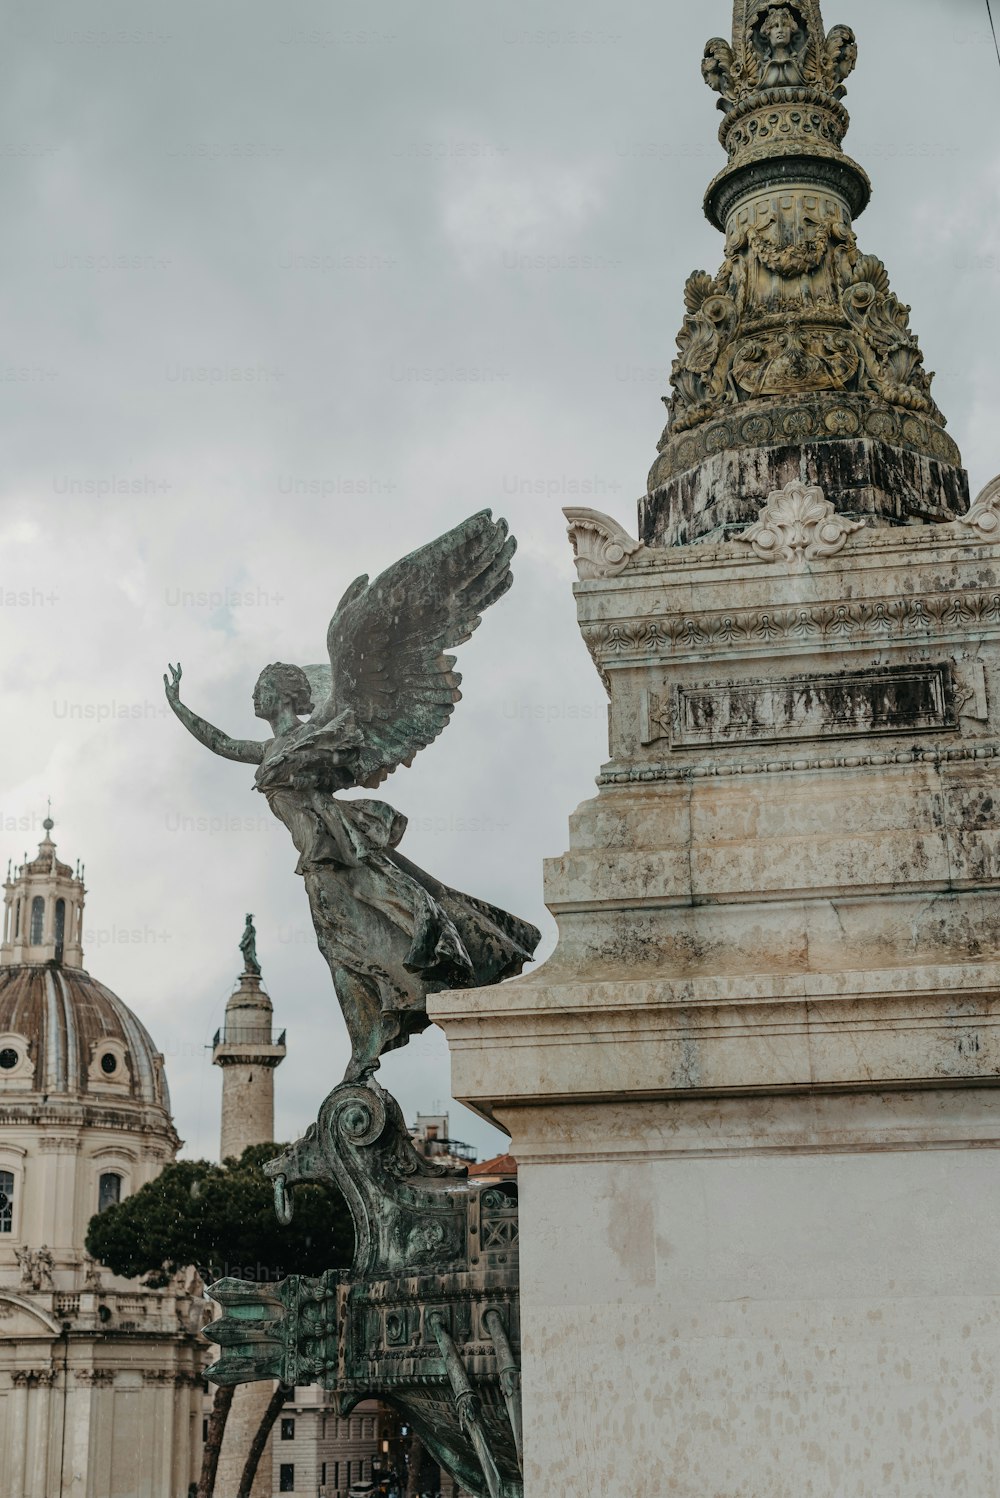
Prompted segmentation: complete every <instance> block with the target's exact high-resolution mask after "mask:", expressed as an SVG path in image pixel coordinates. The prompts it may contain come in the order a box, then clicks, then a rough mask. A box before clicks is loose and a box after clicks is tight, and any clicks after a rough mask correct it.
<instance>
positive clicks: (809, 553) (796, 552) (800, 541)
mask: <svg viewBox="0 0 1000 1498" xmlns="http://www.w3.org/2000/svg"><path fill="white" fill-rule="evenodd" d="M864 523H865V522H864V521H863V520H845V518H844V516H843V515H838V514H837V512H836V510H835V509H834V507H833V505H832V504H831V503H830V501H829V500H828V499H827V498H826V495H825V494H824V493H823V490H822V489H818V488H816V487H815V486H809V485H806V484H802V483H798V482H793V483H791V484H788V485H787V486H786V487H785V488H784V489H778V490H776V491H775V493H773V494H770V495H768V500H767V504H766V505H765V506H764V508H763V509H762V510H761V512H760V519H759V520H758V521H757V523H756V524H755V525H752V526H751V527H750V529H749V530H747V531H744V532H743V534H742V535H741V536H738V537H737V538H736V539H737V540H739V541H741V542H743V543H744V544H745V545H747V546H752V547H753V549H754V554H755V555H756V556H758V557H759V558H760V559H761V561H763V562H777V561H782V562H813V561H822V560H824V559H825V558H827V557H835V556H836V555H837V554H838V552H841V551H843V549H844V547H845V546H846V545H847V538H848V536H850V535H852V534H853V532H854V531H859V530H861V529H862V528H863V526H864Z"/></svg>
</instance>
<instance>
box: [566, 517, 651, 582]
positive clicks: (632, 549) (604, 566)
mask: <svg viewBox="0 0 1000 1498" xmlns="http://www.w3.org/2000/svg"><path fill="white" fill-rule="evenodd" d="M563 514H564V515H565V516H566V519H567V520H568V521H569V526H568V529H567V535H568V536H569V539H570V541H571V542H572V545H573V556H574V558H575V560H576V570H577V575H578V576H579V578H580V581H581V582H596V581H599V580H600V579H602V578H608V577H618V576H620V574H621V573H623V572H624V571H625V569H626V567H627V566H628V565H629V563H630V562H631V561H632V560H633V558H635V557H638V556H639V555H640V554H641V553H642V552H643V551H644V550H645V545H644V543H643V542H642V541H636V540H635V539H634V538H633V537H632V536H630V535H629V533H628V531H627V530H625V528H624V526H622V525H620V524H619V523H618V521H617V520H614V519H612V517H611V516H610V515H604V514H602V513H601V511H600V510H587V509H580V508H576V507H571V508H569V509H565V510H563Z"/></svg>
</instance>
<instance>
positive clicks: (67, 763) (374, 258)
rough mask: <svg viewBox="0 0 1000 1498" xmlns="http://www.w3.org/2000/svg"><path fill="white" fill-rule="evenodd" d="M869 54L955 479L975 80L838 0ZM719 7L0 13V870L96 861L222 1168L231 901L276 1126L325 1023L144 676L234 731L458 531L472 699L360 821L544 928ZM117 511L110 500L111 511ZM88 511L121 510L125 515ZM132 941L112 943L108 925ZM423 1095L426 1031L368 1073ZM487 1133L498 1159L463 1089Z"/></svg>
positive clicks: (318, 965) (976, 331)
mask: <svg viewBox="0 0 1000 1498" xmlns="http://www.w3.org/2000/svg"><path fill="white" fill-rule="evenodd" d="M825 9H826V20H827V23H828V25H832V24H833V23H835V22H840V21H842V22H846V23H849V24H852V25H854V26H855V28H856V29H857V31H858V34H859V40H860V44H861V62H860V66H859V68H858V71H857V73H856V75H855V76H854V78H852V80H851V83H850V94H849V98H848V100H847V103H848V105H849V107H850V109H851V111H852V115H853V118H854V125H853V129H852V132H851V134H850V136H849V137H848V141H847V146H848V149H850V150H851V152H852V154H853V155H854V156H855V157H856V158H857V159H858V160H860V161H861V162H862V163H863V164H864V165H865V166H866V167H867V168H868V169H869V171H870V173H871V175H872V176H873V178H874V182H875V200H874V203H873V205H872V207H871V209H870V210H869V211H868V213H867V214H866V215H865V217H864V218H863V219H862V220H861V222H860V226H859V232H860V238H861V243H862V247H863V248H864V249H865V250H866V251H867V252H871V253H875V254H878V255H880V256H881V257H882V258H883V259H884V260H885V261H886V263H887V265H888V267H889V270H890V273H891V275H892V277H893V282H894V287H895V290H896V291H897V292H898V293H899V295H900V296H901V297H902V298H903V299H904V300H905V301H907V302H912V304H913V323H914V326H915V328H916V329H917V331H918V332H919V334H920V336H921V339H922V342H923V347H924V350H925V354H926V357H927V362H928V365H929V366H930V367H931V368H935V369H937V371H938V382H937V385H936V387H935V388H936V395H937V399H938V401H939V403H940V405H941V406H942V408H943V409H944V411H945V412H946V414H947V415H948V416H949V418H950V425H951V430H952V432H953V433H954V435H955V436H956V438H957V440H958V442H959V443H960V445H961V446H962V448H963V451H964V454H965V458H966V462H967V464H968V466H969V467H970V469H971V475H972V481H973V489H974V492H975V491H976V490H978V488H979V487H981V485H982V484H983V483H985V482H986V481H987V480H988V479H989V478H990V477H991V476H992V475H993V474H994V473H995V472H996V471H997V469H998V468H1000V439H998V437H997V432H996V428H997V419H996V412H997V410H998V409H1000V377H998V372H997V360H996V355H995V351H996V348H997V342H998V336H1000V233H998V230H1000V157H998V151H997V127H996V121H997V117H998V105H1000V69H998V66H997V59H996V56H995V53H994V52H993V48H992V41H991V39H990V35H989V31H988V27H987V19H986V9H985V3H979V0H864V3H862V0H840V3H837V4H836V5H833V4H832V3H827V5H826V7H825ZM730 13H731V7H730V6H729V4H728V0H702V3H699V4H697V5H691V4H680V3H677V0H670V3H667V4H661V5H654V4H652V3H649V0H618V3H614V4H611V3H605V4H603V5H602V4H598V3H596V0H577V3H574V4H572V5H571V4H568V3H559V0H534V3H531V4H527V3H511V4H503V5H501V4H497V3H482V0H426V3H423V4H419V5H418V4H416V3H404V0H366V3H364V4H325V3H318V0H289V3H283V4H265V3H263V0H197V3H191V0H171V3H170V4H169V5H166V4H164V5H159V6H156V7H154V6H152V5H148V4H147V5H136V4H134V3H129V4H113V3H102V0H91V3H80V0H71V3H70V0H67V3H62V0H33V3H31V4H26V5H21V6H14V5H11V6H9V7H8V9H7V11H6V17H5V19H4V21H3V23H2V28H3V32H2V47H0V57H2V70H3V73H2V88H0V119H2V123H0V205H2V212H3V222H4V235H3V249H2V251H0V268H2V274H0V300H2V319H0V326H2V329H3V347H2V353H0V376H2V381H0V383H2V388H3V407H4V421H3V431H4V439H5V440H4V463H3V469H2V472H0V593H2V607H0V630H2V631H3V648H2V651H0V673H2V684H3V691H4V702H5V707H6V733H5V735H4V748H3V762H2V775H0V818H2V821H0V848H2V851H3V855H4V857H8V856H9V857H12V858H14V859H20V857H21V856H22V853H23V852H24V850H25V849H28V850H33V848H34V845H35V843H36V842H37V840H38V838H39V837H40V836H41V830H40V821H41V818H42V817H43V816H44V811H45V798H46V796H48V795H51V797H52V799H53V809H54V814H55V816H56V819H57V824H58V826H57V833H56V836H57V839H58V843H59V849H60V853H61V854H62V856H63V857H65V858H67V859H68V860H71V861H72V860H75V859H76V858H77V857H80V858H83V859H85V860H86V864H87V883H88V886H89V889H90V894H89V897H88V903H87V920H86V924H87V928H88V933H89V935H88V940H87V944H86V945H87V952H86V956H87V963H88V967H89V969H90V971H91V972H92V973H94V974H95V976H97V977H99V978H101V979H102V980H103V981H104V982H106V983H107V984H109V985H110V986H111V987H112V988H114V989H115V990H116V991H117V992H118V993H120V994H121V996H122V997H123V998H124V999H125V1000H126V1001H127V1002H128V1003H129V1004H130V1005H131V1006H132V1007H133V1008H134V1009H135V1010H136V1012H137V1013H138V1014H139V1015H140V1016H141V1017H142V1018H143V1020H144V1021H145V1022H146V1024H147V1025H148V1026H149V1028H150V1030H151V1031H152V1034H153V1036H154V1038H155V1040H156V1041H157V1043H158V1045H159V1046H160V1047H161V1049H162V1050H163V1051H164V1053H165V1055H166V1057H167V1065H168V1071H169V1077H170V1083H171V1087H172V1091H173V1097H174V1106H175V1113H176V1119H177V1125H178V1128H179V1130H180V1132H181V1134H182V1136H183V1137H184V1138H185V1139H186V1140H187V1149H188V1151H189V1152H195V1153H208V1154H211V1153H213V1152H214V1151H215V1150H216V1149H217V1142H218V1115H219V1092H220V1085H221V1077H220V1074H219V1073H218V1071H214V1070H213V1069H212V1067H211V1064H210V1059H209V1052H208V1050H206V1046H207V1045H208V1043H209V1042H210V1039H211V1036H212V1033H213V1031H214V1030H215V1028H216V1026H217V1025H218V1024H219V1023H220V1021H221V1019H222V1013H223V1007H224V1004H225V1000H226V997H227V995H228V993H229V991H230V988H231V986H232V983H233V980H234V978H235V975H236V973H237V971H238V968H239V953H238V950H237V942H238V939H239V936H240V933H241V930H242V926H243V917H244V913H245V912H246V911H247V910H252V911H254V913H255V914H256V917H257V922H258V928H259V942H258V946H259V951H260V955H261V959H262V963H263V968H264V975H265V980H266V982H267V985H268V988H269V990H270V992H271V994H272V997H273V1000H274V1005H275V1013H276V1019H277V1022H278V1025H279V1026H287V1029H288V1043H289V1053H288V1058H287V1060H286V1062H285V1063H284V1065H283V1067H282V1068H281V1070H280V1071H279V1072H278V1075H277V1105H278V1106H277V1116H278V1125H277V1128H278V1132H279V1135H280V1136H283V1137H295V1136H296V1135H297V1134H299V1133H300V1132H301V1131H302V1130H303V1129H304V1128H305V1126H306V1125H307V1124H308V1123H309V1122H310V1121H311V1120H312V1118H313V1117H314V1115H315V1113H316V1110H317V1107H318V1105H319V1102H320V1100H321V1098H322V1097H323V1095H324V1093H325V1092H326V1090H327V1089H328V1088H329V1086H330V1085H332V1084H333V1083H334V1082H335V1081H336V1080H337V1079H338V1078H339V1077H340V1075H341V1074H342V1072H343V1068H344V1065H345V1064H346V1058H347V1051H348V1048H347V1042H346V1034H345V1031H344V1028H343V1025H342V1022H341V1019H340V1015H339V1010H338V1009H337V1006H336V1002H335V999H334V996H333V992H332V989H331V985H330V981H329V977H328V974H327V970H326V968H325V965H324V964H323V962H322V960H321V959H320V957H319V955H318V953H317V951H316V949H315V946H314V941H313V936H312V932H311V927H310V922H309V913H308V907H307V903H306V898H305V892H304V890H303V888H302V882H301V880H299V879H298V878H296V877H295V875H294V873H293V869H294V865H295V855H294V852H293V850H292V848H291V845H290V843H289V841H288V837H287V834H286V832H285V831H284V829H283V828H282V827H280V826H279V824H278V823H277V822H274V821H272V819H271V818H270V816H269V814H268V812H267V808H266V805H265V803H264V801H263V798H262V797H260V796H258V795H256V794H255V793H254V791H253V789H252V776H251V774H250V772H249V771H248V770H247V769H246V767H244V766H239V765H233V764H228V763H225V762H223V761H220V760H215V759H213V758H212V756H210V755H209V754H208V752H207V751H205V750H203V749H201V748H200V747H199V746H198V745H197V744H195V742H194V741H193V740H192V739H190V738H189V737H188V736H187V735H186V734H185V733H184V731H183V730H182V729H181V727H180V725H179V724H177V723H176V722H175V721H174V720H173V718H172V717H171V716H169V714H168V713H167V711H166V709H165V705H164V702H163V696H162V687H161V675H162V672H163V669H164V666H165V663H166V661H167V660H168V659H171V660H177V659H180V660H181V662H182V663H183V666H184V684H183V685H184V696H185V700H187V701H188V702H189V704H190V705H191V706H192V707H193V708H194V709H195V710H197V711H199V712H201V713H203V714H204V715H205V716H207V717H209V718H210V719H212V720H213V721H215V722H217V723H218V724H220V726H222V727H224V728H225V729H227V730H228V731H230V732H232V733H234V734H236V735H239V736H243V735H249V734H251V733H259V732H260V729H261V727H262V726H263V725H260V724H258V723H257V722H256V721H255V720H254V718H253V716H252V710H251V706H250V693H251V689H252V686H253V682H254V679H255V677H256V675H257V673H258V671H259V669H260V667H261V666H262V665H264V664H265V663H266V662H268V661H271V660H276V659H281V660H288V661H313V660H317V659H322V650H323V641H324V636H325V630H326V625H327V622H328V619H329V616H330V614H331V612H332V610H333V607H334V605H335V604H336V602H337V600H338V598H339V597H340V594H341V592H342V591H343V589H344V587H345V586H346V584H347V583H348V582H349V581H350V580H351V579H352V578H353V577H354V576H355V575H356V574H358V573H359V572H362V571H369V572H372V573H374V572H376V571H378V570H380V569H381V568H382V567H384V566H386V565H387V564H389V563H390V562H392V561H393V560H395V558H397V557H398V556H401V555H403V554H404V553H405V552H407V551H409V550H411V549H412V548H413V547H415V546H417V545H419V544H420V543H422V542H424V541H426V540H428V539H430V538H431V537H432V536H434V535H435V534H437V533H438V532H440V531H442V530H443V529H445V528H446V527H448V526H450V525H452V524H454V523H456V522H457V521H459V520H460V519H462V518H463V517H464V516H466V515H467V514H470V513H471V512H473V511H475V510H478V509H480V508H483V507H484V506H489V507H491V508H492V509H493V510H494V511H495V512H496V513H500V514H504V515H506V516H507V517H508V519H509V520H510V522H511V525H512V528H513V530H514V531H515V533H516V534H517V536H518V538H519V541H520V550H519V553H518V558H517V561H516V583H515V588H514V590H513V592H512V593H511V594H509V595H508V597H507V599H506V600H504V602H503V603H502V604H501V605H500V606H499V607H497V608H496V609H494V610H493V611H492V612H491V614H490V615H489V616H488V618H487V620H486V621H485V623H484V625H483V627H482V629H481V630H480V632H479V634H478V635H477V636H476V638H475V640H474V641H473V642H472V643H471V644H469V645H467V646H465V647H464V648H463V650H462V652H461V669H462V670H463V673H464V676H465V701H464V702H463V704H462V705H461V707H460V708H459V710H458V712H457V713H456V716H455V719H454V721H453V723H452V725H451V727H450V728H449V730H448V732H447V733H446V734H445V736H444V737H443V738H442V739H441V740H440V741H439V742H438V743H437V744H436V745H434V746H433V747H432V748H431V749H430V750H429V751H427V752H426V753H424V754H423V755H421V756H420V758H419V760H418V762H417V764H416V765H415V767H414V768H413V769H412V770H411V771H403V772H401V773H399V774H398V775H396V776H395V777H393V778H392V779H391V780H390V781H389V782H388V783H387V785H386V786H385V787H384V788H383V792H382V794H384V795H385V796H386V799H388V800H390V801H391V802H393V804H395V805H396V806H398V807H399V809H400V810H402V811H404V812H405V813H406V814H407V815H408V816H410V817H411V819H412V821H411V826H410V830H409V832H408V834H407V838H406V842H405V844H404V848H405V851H406V853H407V854H408V855H409V857H410V858H412V859H415V860H416V861H418V862H420V863H422V864H423V865H424V866H425V867H426V868H428V869H429V870H431V871H432V872H433V873H434V874H436V875H437V876H438V877H440V878H442V879H444V880H447V881H449V882H450V883H452V884H454V885H456V886H458V887H459V888H460V889H465V890H467V891H469V892H470V893H474V894H477V895H479V896H482V897H484V898H488V899H491V900H494V901H496V902H498V903H500V904H503V905H506V906H507V907H508V908H509V909H511V910H514V911H517V912H518V913H521V914H523V915H526V916H529V917H531V918H533V919H535V920H537V921H538V922H539V923H540V924H542V925H543V927H544V929H545V933H546V947H545V950H549V949H550V948H551V945H552V941H553V939H554V924H553V922H552V921H551V919H550V918H549V917H548V916H547V914H546V913H545V911H544V906H543V902H542V860H543V858H544V857H546V856H548V855H555V854H559V853H560V852H562V851H563V850H564V848H565V846H566V842H567V833H566V821H567V817H568V815H569V814H570V812H571V811H572V810H573V808H574V807H575V806H576V805H577V804H578V803H579V802H580V801H582V800H583V799H585V798H586V797H587V796H588V795H589V794H591V793H592V790H593V777H594V775H595V774H596V773H597V771H598V769H599V766H600V764H601V761H602V759H604V758H605V756H606V727H605V706H604V696H603V691H602V688H601V685H600V682H599V681H598V678H597V676H596V674H595V672H594V670H593V667H592V666H591V663H590V661H589V659H588V656H587V653H586V651H585V649H584V647H583V645H582V643H581V641H580V639H579V636H578V633H577V630H576V624H575V614H574V606H573V598H572V593H571V584H572V579H573V575H574V574H573V568H572V563H571V557H570V551H569V547H568V545H567V542H566V539H565V527H564V522H563V519H562V515H561V507H562V506H563V505H565V504H572V503H583V504H590V505H593V506H596V507H597V508H599V509H603V510H606V511H608V512H609V513H612V514H614V515H615V516H617V517H618V518H619V519H621V520H623V521H624V522H625V523H626V524H627V525H628V526H629V527H630V528H634V524H635V505H634V501H635V499H636V497H637V496H638V495H639V494H640V493H642V491H643V489H644V486H645V475H646V472H647V469H648V467H649V465H650V463H651V462H652V459H653V457H654V455H655V445H656V442H657V439H658V437H659V435H660V431H661V428H662V425H663V420H664V417H663V410H662V407H661V406H660V403H659V402H660V396H661V395H662V394H663V393H664V391H665V390H666V389H667V383H668V374H669V366H670V361H671V357H672V350H673V346H674V338H675V334H676V332H677V328H678V326H679V324H680V320H681V316H682V311H683V307H682V297H681V293H682V287H683V283H684V280H685V278H686V277H687V275H688V274H689V273H690V271H692V270H693V269H694V268H695V267H697V266H704V267H705V268H707V269H710V270H712V271H714V270H715V269H716V268H717V266H718V264H719V261H720V258H721V237H720V236H719V235H718V233H717V232H716V231H714V230H713V229H711V228H710V227H709V225H708V224H707V223H706V221H705V219H704V218H703V215H702V211H701V198H702V194H703V191H704V188H705V186H706V184H707V182H708V180H709V179H710V178H711V176H712V175H713V174H714V173H715V171H716V170H717V169H718V167H719V166H720V165H721V164H722V159H723V158H722V152H721V148H720V146H719V144H718V141H717V139H716V128H717V124H718V119H719V117H718V115H717V114H716V113H715V110H714V103H715V101H714V98H713V96H712V95H711V94H710V93H709V92H708V90H707V89H705V87H704V85H703V84H702V81H701V76H700V71H699V64H700V59H701V55H702V49H703V45H704V42H705V40H706V39H707V37H708V36H710V35H712V34H713V33H724V32H726V31H727V28H728V23H729V18H730ZM109 489H111V490H112V491H113V492H109ZM119 489H120V491H121V492H119ZM135 937H138V940H134V939H133V938H135ZM382 1075H383V1077H384V1079H385V1080H386V1081H387V1082H388V1085H390V1086H392V1087H393V1089H394V1090H395V1091H396V1092H397V1094H398V1096H399V1097H400V1100H401V1102H402V1103H403V1105H404V1108H405V1110H406V1111H407V1113H408V1114H409V1115H412V1113H413V1112H414V1111H415V1109H416V1108H417V1107H422V1108H424V1109H429V1108H431V1107H432V1106H433V1105H434V1104H435V1103H436V1102H439V1101H440V1102H441V1103H442V1104H444V1105H447V1103H446V1100H447V1096H448V1090H449V1077H448V1059H447V1050H446V1047H445V1044H444V1040H443V1037H442V1036H440V1035H439V1034H438V1033H437V1032H431V1033H430V1034H428V1035H427V1036H424V1037H422V1038H421V1039H420V1040H419V1041H418V1042H417V1043H415V1044H414V1045H411V1046H410V1047H409V1049H408V1050H407V1051H404V1052H401V1053H398V1054H397V1055H395V1056H393V1057H391V1058H390V1059H389V1060H388V1061H387V1063H386V1064H385V1066H384V1068H383V1073H382ZM452 1113H453V1130H454V1132H456V1133H457V1134H459V1135H464V1136H465V1137H467V1138H471V1139H472V1140H473V1142H475V1143H476V1144H477V1145H479V1146H480V1147H481V1148H482V1149H483V1150H491V1149H492V1148H493V1147H494V1146H496V1145H498V1144H500V1143H501V1142H502V1141H501V1140H500V1136H498V1135H497V1134H495V1133H494V1132H493V1131H491V1130H489V1129H488V1128H487V1127H486V1126H485V1125H483V1124H481V1123H479V1122H478V1121H477V1120H475V1119H473V1118H472V1117H471V1115H469V1114H467V1113H465V1112H464V1111H463V1110H461V1109H458V1108H455V1107H453V1109H452Z"/></svg>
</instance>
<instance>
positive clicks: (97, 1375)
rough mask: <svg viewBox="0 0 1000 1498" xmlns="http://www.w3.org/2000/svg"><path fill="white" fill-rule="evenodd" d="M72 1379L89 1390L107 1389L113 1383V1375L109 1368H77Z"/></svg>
mask: <svg viewBox="0 0 1000 1498" xmlns="http://www.w3.org/2000/svg"><path fill="white" fill-rule="evenodd" d="M73 1377H74V1378H75V1379H76V1381H77V1383H80V1384H88V1385H90V1387H91V1388H95V1389H107V1388H110V1386H111V1385H112V1384H113V1383H114V1381H115V1375H114V1372H113V1370H112V1369H110V1368H77V1370H76V1372H75V1373H74V1375H73Z"/></svg>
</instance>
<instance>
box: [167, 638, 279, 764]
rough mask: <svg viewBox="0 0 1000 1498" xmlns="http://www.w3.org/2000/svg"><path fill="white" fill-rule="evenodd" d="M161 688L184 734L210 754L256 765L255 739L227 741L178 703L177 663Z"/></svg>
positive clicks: (260, 754)
mask: <svg viewBox="0 0 1000 1498" xmlns="http://www.w3.org/2000/svg"><path fill="white" fill-rule="evenodd" d="M163 685H164V687H165V688H166V692H167V701H168V702H169V703H170V706H171V707H172V708H173V710H174V712H175V713H176V714H177V716H178V718H180V720H181V722H182V723H183V724H184V727H185V728H186V729H187V731H188V733H191V734H193V735H194V737H195V738H196V739H197V740H198V742H199V744H204V745H205V748H206V749H211V751H212V753H213V754H221V756H222V758H223V759H235V760H239V761H240V763H241V764H245V765H259V764H260V763H261V761H262V760H263V758H264V745H263V744H260V743H258V742H257V740H256V739H231V738H230V737H229V735H228V734H227V733H223V732H222V729H221V728H213V726H212V724H211V723H207V722H206V721H205V719H204V718H199V717H198V714H197V713H193V712H192V711H191V709H190V708H189V707H185V705H184V703H183V702H182V701H181V668H180V664H179V663H178V664H177V665H176V666H171V667H170V675H169V676H164V678H163Z"/></svg>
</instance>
